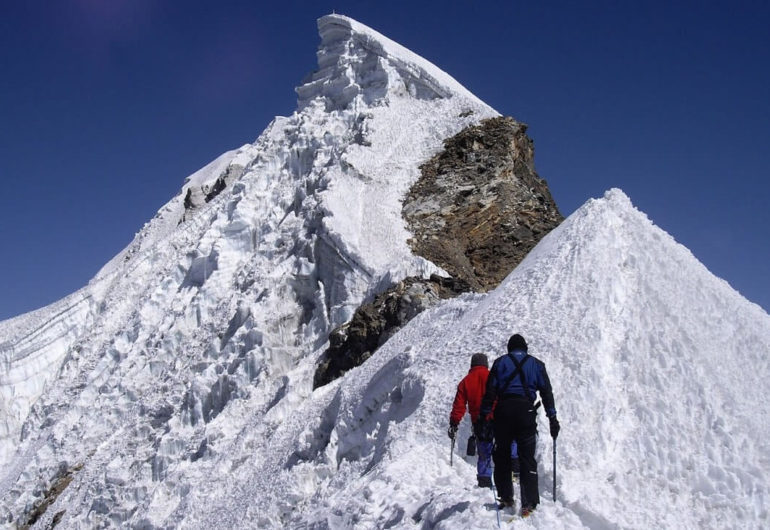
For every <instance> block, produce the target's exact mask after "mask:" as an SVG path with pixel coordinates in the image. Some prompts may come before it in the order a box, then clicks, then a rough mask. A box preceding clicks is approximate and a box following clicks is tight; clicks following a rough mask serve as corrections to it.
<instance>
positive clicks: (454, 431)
mask: <svg viewBox="0 0 770 530" xmlns="http://www.w3.org/2000/svg"><path fill="white" fill-rule="evenodd" d="M447 434H448V435H449V437H450V438H451V439H453V440H454V439H455V436H457V424H456V423H455V422H453V421H450V422H449V430H448V431H447Z"/></svg>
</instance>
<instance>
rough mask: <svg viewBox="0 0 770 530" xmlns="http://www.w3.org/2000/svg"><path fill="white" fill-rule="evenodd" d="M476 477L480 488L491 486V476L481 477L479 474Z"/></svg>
mask: <svg viewBox="0 0 770 530" xmlns="http://www.w3.org/2000/svg"><path fill="white" fill-rule="evenodd" d="M476 478H478V480H479V487H480V488H491V487H492V477H482V476H481V475H479V476H478V477H476Z"/></svg>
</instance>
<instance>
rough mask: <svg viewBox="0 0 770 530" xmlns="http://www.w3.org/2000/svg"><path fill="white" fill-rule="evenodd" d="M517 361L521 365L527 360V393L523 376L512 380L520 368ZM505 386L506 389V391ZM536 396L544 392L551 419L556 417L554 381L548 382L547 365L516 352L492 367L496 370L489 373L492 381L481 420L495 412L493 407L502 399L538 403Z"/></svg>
mask: <svg viewBox="0 0 770 530" xmlns="http://www.w3.org/2000/svg"><path fill="white" fill-rule="evenodd" d="M514 357H515V358H516V360H517V361H518V362H519V363H521V362H522V360H524V364H523V365H522V371H523V372H524V378H525V379H526V381H527V389H526V390H525V389H524V384H523V382H522V380H521V377H520V376H519V374H516V375H515V376H513V377H511V376H512V374H513V373H514V372H515V371H516V365H515V363H514V362H513V358H514ZM503 386H504V388H502V387H503ZM535 392H540V398H541V399H542V400H543V407H544V408H545V413H546V414H547V415H548V417H549V418H550V417H551V416H556V405H555V404H554V400H553V389H552V388H551V381H550V380H549V379H548V372H546V370H545V364H544V363H543V361H541V360H540V359H537V358H536V357H532V356H531V355H528V354H527V352H525V351H523V350H514V351H512V352H509V353H508V354H507V355H503V356H502V357H498V358H497V359H496V360H495V362H494V363H493V364H492V369H491V370H490V371H489V377H488V378H487V387H486V391H485V392H484V399H482V401H481V417H482V418H484V417H486V416H488V415H489V413H490V412H492V407H493V406H494V403H495V401H497V399H498V398H499V397H500V396H503V395H506V394H517V395H520V396H524V397H526V398H527V399H529V400H530V401H531V402H533V403H534V401H535V397H536V395H535Z"/></svg>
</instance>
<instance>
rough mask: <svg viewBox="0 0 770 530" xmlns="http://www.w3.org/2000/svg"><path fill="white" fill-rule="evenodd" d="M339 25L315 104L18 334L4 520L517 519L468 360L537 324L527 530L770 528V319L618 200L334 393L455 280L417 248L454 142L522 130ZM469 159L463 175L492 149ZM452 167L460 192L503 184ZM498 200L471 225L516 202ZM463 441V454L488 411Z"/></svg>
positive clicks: (9, 367) (184, 195) (606, 201)
mask: <svg viewBox="0 0 770 530" xmlns="http://www.w3.org/2000/svg"><path fill="white" fill-rule="evenodd" d="M319 31H320V34H321V45H320V48H319V52H318V58H319V68H318V70H317V71H316V72H314V73H313V74H311V75H310V76H309V77H308V81H307V82H305V83H304V84H302V85H301V86H300V87H299V88H298V89H297V93H298V95H299V106H298V109H297V110H296V112H294V113H293V114H291V115H290V116H288V117H277V118H275V120H273V122H272V123H271V124H270V125H269V126H268V127H267V128H266V129H265V131H264V132H263V133H262V134H261V135H260V136H259V138H258V139H257V140H256V141H255V142H254V143H253V144H247V145H245V146H243V147H241V148H238V149H236V150H233V151H229V152H227V153H225V154H224V155H222V156H221V157H218V158H217V159H216V160H214V161H213V162H212V163H210V164H208V165H207V166H205V167H204V168H203V169H201V170H200V171H198V172H196V173H195V174H193V175H191V176H190V177H189V178H188V179H187V180H186V181H185V182H184V184H183V187H182V189H181V191H180V193H179V194H178V195H177V196H176V197H174V198H172V199H171V200H170V201H169V202H168V203H167V204H166V205H164V206H163V207H162V208H161V209H160V211H159V212H158V214H157V215H156V216H155V218H153V219H152V220H151V221H149V222H148V223H147V224H146V225H145V226H144V228H142V229H141V230H140V231H139V233H138V234H137V236H136V238H135V239H134V241H132V243H131V244H130V245H129V246H128V247H127V248H126V249H125V250H124V251H123V252H121V253H120V254H119V255H118V256H116V257H115V258H114V259H113V260H111V261H110V262H109V263H108V264H107V265H106V266H105V267H104V268H103V269H102V270H101V271H100V273H99V274H98V275H97V277H95V278H94V280H92V281H91V282H90V283H89V285H87V286H86V287H84V288H83V289H81V290H79V291H78V292H77V293H75V294H73V295H71V296H70V297H67V298H65V299H64V300H62V301H60V302H58V303H56V304H53V305H51V306H49V307H47V308H43V309H41V310H38V311H35V312H33V313H30V314H28V315H23V316H21V317H18V318H17V319H13V320H12V321H9V322H7V323H4V324H2V325H0V332H1V333H2V334H3V336H2V337H0V361H1V362H0V470H1V471H0V525H5V526H8V527H22V528H26V527H33V528H52V527H54V526H56V527H57V528H97V527H98V528H103V527H117V526H121V527H122V526H126V527H137V528H147V529H154V528H206V527H217V528H219V527H227V528H242V527H260V528H303V527H313V528H416V527H424V528H437V527H446V528H479V527H483V528H487V527H492V526H494V520H495V515H494V514H495V511H494V508H492V510H491V511H490V510H489V509H488V507H487V506H485V505H486V504H489V502H490V500H491V497H492V496H491V495H490V492H489V491H488V490H486V489H480V488H475V487H474V484H475V475H476V472H475V467H474V465H473V461H472V460H470V459H462V458H461V457H460V454H459V453H458V454H457V455H456V456H455V458H454V466H450V465H449V460H450V459H449V455H448V454H447V450H448V449H449V444H448V440H447V438H446V426H447V420H448V413H449V408H450V405H451V402H452V398H453V395H454V391H455V389H456V385H457V382H458V381H459V380H460V378H461V377H462V376H463V375H464V374H465V373H466V372H467V370H468V362H469V359H470V355H471V354H472V353H474V352H478V351H483V352H486V353H487V354H488V355H489V356H490V357H495V356H496V355H498V354H499V353H502V349H503V347H504V345H505V342H506V340H507V337H508V336H509V335H510V334H511V333H512V332H520V333H523V334H524V335H525V337H526V338H527V341H528V342H529V344H530V347H531V353H532V354H533V355H536V356H537V357H539V358H541V359H542V360H543V361H545V363H546V364H547V366H548V371H549V374H550V376H551V381H552V382H553V384H554V390H555V396H556V406H557V409H558V410H559V417H560V420H561V422H562V427H563V430H562V433H563V434H562V435H561V436H560V438H559V444H560V457H559V458H560V460H559V461H560V465H561V466H562V467H561V468H560V469H561V471H560V475H559V476H560V479H559V489H558V495H557V498H556V499H553V498H552V497H551V494H550V491H551V488H552V486H553V483H552V482H551V479H550V478H549V477H550V476H551V472H552V471H553V468H552V465H551V462H550V459H549V458H541V464H540V465H541V469H542V471H543V473H542V474H541V477H542V481H541V491H542V492H543V495H542V497H543V503H542V504H541V506H540V507H539V508H538V510H537V512H536V513H535V514H534V515H533V516H532V517H531V518H530V519H528V521H527V523H526V524H527V525H528V526H531V527H536V528H558V527H561V528H585V527H606V528H611V527H622V528H650V527H666V528H699V527H708V528H718V527H729V526H731V525H732V523H735V524H734V526H740V527H766V526H767V514H768V512H767V506H769V505H770V490H768V487H767V479H766V478H765V475H766V472H765V468H766V467H767V462H768V461H769V459H770V447H769V446H768V442H767V440H768V439H770V436H768V435H770V432H769V430H768V424H767V418H768V416H770V409H769V408H768V407H770V405H769V403H770V399H767V396H766V395H763V394H761V392H762V391H763V390H764V389H765V388H766V386H767V385H766V381H767V379H768V378H769V377H770V373H768V364H767V360H766V355H767V353H766V352H767V351H768V350H770V317H768V315H767V314H766V313H764V312H763V311H762V310H761V309H760V308H759V307H758V306H756V305H754V304H751V303H749V302H747V301H746V300H745V299H743V298H742V297H741V296H740V295H739V294H738V293H736V292H735V291H733V290H732V289H730V287H729V285H727V284H726V283H725V282H723V281H721V280H719V279H717V278H715V277H714V276H713V275H712V274H711V273H709V272H708V271H707V270H706V269H705V267H703V266H702V265H701V264H700V263H699V262H697V260H695V258H694V257H693V256H692V254H691V253H690V252H689V251H688V250H687V249H685V248H684V247H682V246H681V245H678V244H677V243H676V242H675V241H674V240H673V238H671V237H670V236H669V235H668V234H666V233H665V232H663V231H662V230H660V229H659V228H657V227H655V226H654V225H653V224H652V223H651V222H650V220H649V219H647V217H646V216H645V215H644V214H643V213H641V212H639V211H638V210H637V209H636V208H634V207H633V205H632V204H631V201H630V200H629V199H628V197H626V196H625V194H624V193H623V192H621V191H620V190H610V191H609V192H608V193H607V194H605V196H604V198H601V199H597V200H590V201H588V202H587V203H586V204H585V205H584V206H583V207H581V208H580V209H579V210H578V211H576V212H575V213H573V214H572V215H571V216H570V217H569V218H568V219H567V220H565V221H564V222H563V223H562V224H561V225H559V226H558V227H557V228H556V229H554V230H553V231H551V232H550V233H549V235H547V236H546V237H545V238H543V239H542V240H540V242H539V243H538V244H537V246H536V247H535V248H534V250H532V251H531V252H530V253H529V254H528V256H527V258H526V259H525V260H524V261H523V262H522V263H521V264H520V265H519V266H518V267H516V268H515V269H514V270H513V272H511V273H510V274H509V275H508V276H507V277H506V279H505V280H504V281H503V283H502V284H500V285H499V286H498V287H497V288H495V289H493V290H490V291H489V292H488V293H487V294H477V293H476V294H474V293H467V294H463V295H460V296H458V297H457V298H454V299H451V300H445V301H443V302H438V303H437V304H436V305H435V306H433V307H432V308H430V309H427V310H425V311H423V312H421V313H419V314H418V315H417V316H416V317H414V319H413V320H411V321H409V323H408V324H406V325H405V326H404V327H403V328H402V329H401V330H400V331H397V332H396V333H395V334H394V335H392V336H390V337H389V338H388V339H387V342H384V344H381V345H380V347H379V348H378V349H376V351H374V352H373V353H371V352H369V353H370V355H369V356H367V357H366V359H365V360H364V362H363V364H360V365H359V366H357V367H355V368H352V369H350V370H349V371H347V372H346V373H345V374H344V375H342V376H341V377H340V378H338V379H335V380H333V381H331V382H329V383H328V384H326V385H324V386H321V387H319V388H317V389H315V390H314V389H313V374H314V370H315V368H316V366H317V363H318V360H319V357H320V356H321V353H322V351H323V350H324V348H325V347H326V346H327V345H328V344H329V336H330V332H331V330H332V329H335V328H337V327H338V326H340V324H342V323H344V322H347V321H348V320H349V319H350V317H351V315H352V314H353V313H354V311H355V310H356V308H359V307H361V305H362V303H363V302H364V301H365V300H367V299H371V298H373V296H374V295H375V294H377V293H381V292H382V291H383V290H384V287H387V286H390V285H392V284H394V283H395V282H398V281H399V280H402V279H404V278H406V277H425V276H427V275H429V274H430V273H435V272H443V271H441V270H440V268H439V267H438V266H437V265H436V264H435V263H433V262H431V261H428V259H426V258H424V257H421V256H419V255H416V254H415V253H414V252H413V251H412V247H410V245H409V243H408V241H409V240H410V239H411V238H413V237H416V236H417V234H412V233H410V231H409V230H408V229H407V225H406V221H405V219H404V217H403V215H402V212H403V206H404V197H405V196H406V195H407V194H408V193H409V192H410V190H411V189H412V186H413V184H414V183H415V182H417V180H418V179H419V178H420V177H421V170H420V167H421V166H422V165H423V164H425V162H426V161H427V160H429V159H431V158H432V157H434V156H435V155H438V154H439V153H440V152H441V151H442V149H443V148H444V145H445V140H447V139H449V138H451V137H453V136H455V135H457V134H458V133H460V132H461V131H465V130H467V129H468V128H471V126H475V125H477V124H479V123H480V122H482V120H485V118H491V117H496V116H497V113H496V112H495V111H494V110H493V109H491V108H490V107H489V106H487V105H485V104H484V103H483V102H481V101H479V100H478V99H477V98H475V97H474V96H473V95H472V94H470V93H469V92H468V91H467V90H465V89H464V88H463V87H462V86H461V85H459V84H458V83H457V82H456V81H455V80H453V79H452V78H451V77H449V76H448V75H447V74H445V73H444V72H442V71H441V70H440V69H438V68H436V67H435V66H433V65H431V64H430V63H429V62H428V61H426V60H424V59H422V58H420V57H418V56H417V55H415V54H413V53H411V52H409V51H408V50H406V49H404V48H403V47H401V46H399V45H397V44H395V43H394V42H392V41H390V40H388V39H387V38H385V37H383V36H382V35H380V34H378V33H377V32H375V31H373V30H371V29H369V28H367V27H366V26H363V25H362V24H359V23H357V22H355V21H353V20H352V19H349V18H347V17H343V16H339V15H330V16H327V17H323V18H322V19H320V20H319ZM487 121H494V120H487ZM485 123H486V121H485ZM514 129H516V130H519V129H523V128H521V127H519V126H518V125H516V126H515V127H514ZM521 133H522V134H523V130H522V131H521ZM485 138H487V139H488V138H491V137H490V136H485ZM518 138H519V140H521V141H519V142H518V143H516V142H513V145H512V149H513V150H523V151H525V152H526V153H525V155H526V156H524V157H523V158H521V159H520V160H519V161H520V162H521V161H522V160H523V161H524V162H525V163H524V165H525V166H527V167H529V166H530V165H533V163H531V162H532V161H531V157H530V154H531V153H530V151H531V146H530V145H529V143H528V142H525V141H524V139H523V137H518ZM469 143H470V144H471V147H470V149H471V150H472V151H473V153H471V154H472V155H473V156H468V157H465V156H462V155H458V158H467V159H471V158H474V159H475V157H476V155H479V156H481V154H482V153H483V151H482V150H481V149H477V147H476V146H475V143H474V142H469ZM482 143H483V141H481V140H480V141H479V145H480V144H482ZM438 167H441V168H442V169H441V171H437V172H436V173H437V174H436V175H434V177H438V178H435V179H433V180H434V181H437V185H436V186H435V187H437V188H442V189H444V188H447V187H450V188H451V187H452V186H454V187H455V188H456V189H454V191H456V192H457V195H456V196H457V197H458V198H459V199H461V200H460V201H459V202H461V203H462V202H463V201H465V200H466V199H468V197H469V196H472V195H473V193H478V191H477V190H476V186H468V187H465V186H463V185H457V184H458V182H460V183H461V184H462V182H461V181H459V180H457V179H455V181H451V179H448V178H447V174H446V173H445V172H444V171H443V166H438ZM529 169H532V168H529ZM486 171H489V168H488V167H487V166H486V165H485V172H486ZM485 174H486V173H485ZM514 178H516V177H515V175H514ZM452 182H454V184H452ZM487 183H489V182H487ZM481 184H484V183H481ZM487 191H488V196H487V197H484V196H479V195H477V196H475V197H474V198H475V199H477V200H473V201H470V202H471V203H472V204H470V203H469V205H468V206H469V208H470V210H469V212H471V213H474V214H478V213H481V214H485V213H488V212H490V210H495V204H496V203H495V202H494V201H493V200H492V199H493V195H499V194H496V193H493V192H494V190H487ZM478 199H483V200H478ZM452 202H453V203H454V202H457V201H452ZM413 205H414V211H413V212H412V213H416V214H421V213H424V212H428V211H439V212H440V211H443V210H446V209H447V208H445V207H444V206H442V204H441V202H440V201H439V200H423V201H420V200H417V201H415V202H414V203H413ZM455 206H456V204H455ZM449 209H450V210H451V208H449ZM532 211H534V210H532V209H526V210H525V212H526V213H527V214H528V215H531V212H532ZM458 217H462V215H460V214H458ZM467 217H468V218H469V219H475V217H474V216H473V215H468V216H467ZM479 222H484V219H481V220H480V221H479ZM510 228H511V230H510V232H511V233H512V234H516V233H517V231H520V230H521V229H522V226H513V225H511V227H510ZM473 229H475V227H469V230H473ZM423 235H424V234H423ZM440 235H441V233H440V231H437V232H436V238H437V239H438V238H439V237H440ZM444 237H446V235H444ZM431 238H432V236H431V237H430V238H426V239H431ZM491 241H492V244H491V247H490V248H497V247H496V246H495V245H494V238H492V239H491ZM747 387H748V388H749V389H750V390H751V391H749V392H747V391H745V390H744V389H745V388H747ZM756 392H760V394H761V395H759V398H757V395H756ZM765 394H766V392H765ZM540 422H541V433H545V432H547V427H546V426H545V425H544V423H545V421H544V418H543V417H542V415H541V416H540ZM459 434H460V437H459V438H458V440H459V447H458V449H459V450H460V451H464V449H465V447H464V445H465V440H466V439H467V437H468V435H469V434H470V427H469V425H468V422H467V420H466V421H465V422H463V423H462V424H461V427H460V432H459ZM542 438H545V437H542ZM544 442H548V441H547V440H542V439H541V441H540V442H538V443H539V444H540V445H541V447H540V452H541V454H542V453H544V451H545V450H546V449H550V445H547V446H543V445H542V444H543V443H544Z"/></svg>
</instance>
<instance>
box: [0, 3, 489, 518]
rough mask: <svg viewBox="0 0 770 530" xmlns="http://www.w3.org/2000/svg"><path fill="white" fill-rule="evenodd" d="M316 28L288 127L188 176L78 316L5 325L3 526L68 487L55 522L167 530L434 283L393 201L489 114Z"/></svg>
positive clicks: (400, 53) (322, 24)
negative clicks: (385, 314)
mask: <svg viewBox="0 0 770 530" xmlns="http://www.w3.org/2000/svg"><path fill="white" fill-rule="evenodd" d="M319 30H320V33H321V35H322V42H321V46H320V49H319V52H318V57H319V70H318V72H317V73H315V74H313V75H312V76H310V77H309V79H308V81H307V82H306V83H305V84H303V85H302V86H300V87H299V88H298V89H297V93H298V95H299V102H298V110H297V112H295V113H294V114H293V115H291V116H289V117H278V118H276V119H275V120H274V121H273V122H272V123H271V124H270V125H269V126H268V127H267V129H266V130H265V131H264V132H263V133H262V134H261V135H260V137H259V138H258V139H257V141H256V142H255V143H254V144H248V145H245V146H243V147H241V148H239V149H236V150H234V151H231V152H228V153H225V154H224V155H222V156H221V157H219V158H218V159H217V160H215V161H213V162H212V163H211V164H209V165H208V166H206V167H205V168H203V169H202V170H201V171H199V172H197V173H196V174H194V175H192V176H190V177H189V178H188V179H187V180H186V181H185V184H184V187H183V189H182V190H181V192H180V194H179V195H177V196H176V197H175V198H173V199H172V200H171V201H170V202H169V203H168V204H166V205H165V206H164V207H163V208H161V209H160V211H159V212H158V214H157V215H156V217H155V218H154V219H152V220H151V221H150V222H149V223H147V225H145V227H144V228H143V229H142V230H141V231H140V232H139V233H138V234H137V236H136V238H135V239H134V241H133V242H132V243H131V244H130V245H129V246H128V247H127V248H126V249H125V250H124V251H122V252H121V253H120V254H119V255H118V256H116V257H115V258H114V259H113V260H111V261H110V263H108V264H107V265H106V266H105V267H104V268H103V269H102V270H101V271H100V272H99V274H97V276H96V277H95V278H94V280H93V281H92V282H91V283H90V284H89V285H88V286H86V287H85V288H84V289H83V290H82V291H81V292H80V294H79V295H78V296H79V297H80V299H82V300H85V301H87V303H86V302H83V303H79V304H78V305H77V306H76V309H70V310H67V311H65V312H60V311H59V310H58V309H56V308H54V307H53V306H52V307H51V308H44V309H43V310H40V311H38V312H35V313H34V314H32V315H29V316H22V317H19V318H18V319H16V320H14V321H12V325H9V324H7V323H6V324H3V326H4V327H3V328H2V329H3V330H5V331H6V334H4V336H3V339H2V341H3V342H2V344H3V346H2V348H3V359H4V361H5V362H4V363H3V365H2V367H0V371H2V372H1V373H0V385H2V388H1V389H2V394H1V395H2V396H3V400H4V402H5V403H13V406H12V407H5V406H4V407H3V409H2V411H1V412H0V415H2V417H1V418H0V425H3V426H4V428H3V431H2V433H1V434H2V436H3V437H2V439H0V458H2V461H1V462H0V463H1V464H2V469H3V473H4V474H5V475H4V477H2V478H0V499H2V512H0V519H2V520H4V521H7V522H11V521H15V522H16V523H18V524H26V523H28V522H29V520H26V521H25V520H24V518H25V517H28V516H29V514H31V513H33V514H34V513H35V512H36V510H38V509H39V507H40V506H44V505H46V504H45V502H50V501H51V500H52V499H51V498H50V495H51V492H52V491H58V489H59V487H60V482H61V481H63V480H65V478H63V477H68V478H66V480H70V479H72V480H73V481H74V482H73V485H75V484H80V485H81V486H82V487H75V488H72V487H70V488H68V491H78V492H79V493H78V494H77V495H80V497H78V499H77V500H76V499H74V498H73V499H70V501H68V502H70V503H72V502H74V504H70V505H71V506H80V508H69V509H68V510H67V514H66V516H65V519H64V520H63V521H62V524H63V523H64V522H66V521H68V520H69V521H71V522H70V524H73V525H86V526H88V525H102V524H107V522H108V521H112V523H114V524H118V523H121V522H123V521H128V520H132V521H134V522H136V521H139V520H142V521H145V520H146V521H145V522H147V524H151V523H152V524H154V522H158V523H159V524H160V522H162V521H164V519H165V517H166V516H167V515H168V514H167V512H168V511H169V510H171V509H173V507H174V506H175V505H176V503H178V502H179V501H180V499H182V498H184V496H185V495H186V494H187V492H189V491H190V490H191V489H192V488H194V487H195V484H194V482H192V481H191V479H190V476H191V475H189V472H191V471H193V472H194V471H195V469H196V468H197V467H198V466H199V464H197V462H200V461H202V460H204V459H206V458H208V457H209V456H210V455H212V454H216V453H218V452H219V451H220V450H222V449H221V448H223V447H225V446H226V445H227V444H228V443H229V442H225V440H231V438H232V437H235V436H238V432H239V431H240V430H241V429H243V428H245V427H244V421H246V420H245V419H244V418H258V417H261V415H263V414H265V413H266V412H267V411H268V410H285V409H289V408H291V407H293V406H295V405H296V403H299V402H302V400H304V399H306V397H307V395H308V394H309V393H310V389H311V384H312V364H313V361H314V359H315V356H316V355H317V353H318V352H319V351H320V348H321V347H322V346H323V345H324V343H325V342H326V341H327V337H328V333H329V331H330V330H331V329H332V328H333V327H335V326H338V325H340V324H342V323H343V322H344V321H346V320H347V319H348V318H349V316H350V315H351V314H352V312H353V310H354V309H355V308H356V307H357V306H358V305H359V304H360V303H361V301H362V300H363V299H364V298H366V297H367V296H369V295H371V294H372V293H374V292H376V291H377V290H379V289H382V288H383V286H387V285H389V284H390V283H392V282H394V281H397V280H399V279H401V278H403V277H404V276H407V275H421V274H427V273H431V272H435V271H437V267H436V266H435V265H433V264H431V263H429V262H426V261H425V260H423V259H421V258H418V257H416V256H414V255H412V253H411V251H410V249H409V247H408V246H407V244H406V239H407V238H408V237H409V234H408V233H407V231H406V229H405V227H404V222H403V220H402V218H401V196H402V195H403V193H404V192H405V191H406V189H407V188H408V187H409V185H410V183H411V182H413V181H414V179H415V178H416V177H417V175H418V174H419V169H418V167H417V166H418V164H419V163H420V162H421V161H424V160H425V159H427V158H429V157H430V156H432V155H433V154H434V153H435V152H437V151H438V150H439V149H440V148H441V146H442V140H443V139H444V138H446V137H449V136H451V135H453V134H456V133H457V132H458V131H459V130H461V129H463V128H464V127H466V126H468V125H471V124H474V123H477V122H478V121H479V120H481V119H483V118H486V117H491V116H495V115H497V114H496V113H495V111H494V110H492V109H491V108H489V107H488V106H486V105H485V104H483V103H482V102H480V101H479V100H478V99H477V98H475V97H473V96H472V95H471V94H470V93H468V92H467V91H466V90H465V89H463V88H462V87H461V86H460V85H459V84H458V83H457V82H456V81H454V80H453V79H452V78H451V77H449V76H448V75H446V74H445V73H443V72H441V71H440V70H439V69H438V68H436V67H435V66H433V65H431V64H430V63H428V62H427V61H425V60H423V59H421V58H419V57H418V56H416V55H414V54H412V53H411V52H408V51H407V50H405V49H403V48H402V47H400V46H398V45H396V44H395V43H393V42H391V41H389V40H387V39H386V38H384V37H382V36H381V35H379V34H378V33H376V32H374V31H372V30H370V29H369V28H367V27H365V26H363V25H361V24H358V23H356V22H355V21H352V20H350V19H348V18H346V17H342V16H336V15H335V16H328V17H324V18H322V19H320V20H319ZM65 305H66V304H65ZM56 307H58V305H57V306H56ZM30 337H42V339H41V340H31V339H30ZM300 366H301V367H302V368H301V369H298V367H300ZM19 374H21V375H19ZM246 411H247V412H246ZM223 414H224V417H226V418H227V419H220V418H221V417H222V415H223ZM249 421H251V420H249ZM260 428H265V427H264V426H263V427H260ZM107 469H109V470H114V472H113V471H109V472H106V474H105V470H107ZM114 473H117V475H115V474H114ZM80 481H82V482H80ZM94 481H95V482H94ZM87 492H88V493H87ZM46 499H47V500H46ZM81 503H82V505H81ZM81 508H82V509H81ZM53 515H54V512H47V515H46V517H52V516H53ZM60 517H61V515H60ZM70 517H71V518H72V519H71V520H70V519H69V518H70Z"/></svg>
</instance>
